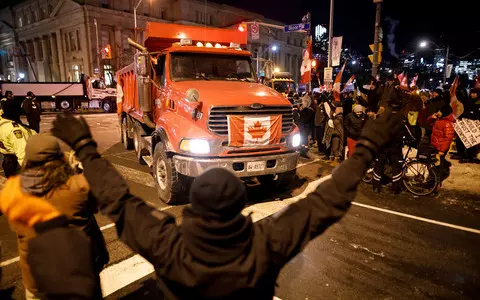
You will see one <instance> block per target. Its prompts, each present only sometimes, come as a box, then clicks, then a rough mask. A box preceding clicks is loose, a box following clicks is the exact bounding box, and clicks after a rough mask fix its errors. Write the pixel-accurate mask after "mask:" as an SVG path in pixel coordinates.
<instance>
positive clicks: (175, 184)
mask: <svg viewBox="0 0 480 300" xmlns="http://www.w3.org/2000/svg"><path fill="white" fill-rule="evenodd" d="M153 177H154V178H155V186H156V187H157V193H158V196H159V197H160V199H162V200H163V202H165V203H167V204H171V205H174V204H181V203H187V202H188V191H189V189H190V183H191V178H189V177H187V176H184V175H182V174H179V173H178V172H177V170H175V164H174V162H173V160H172V159H171V158H169V157H168V156H167V153H166V152H165V147H164V145H163V143H162V142H159V143H158V144H157V145H156V146H155V151H154V154H153Z"/></svg>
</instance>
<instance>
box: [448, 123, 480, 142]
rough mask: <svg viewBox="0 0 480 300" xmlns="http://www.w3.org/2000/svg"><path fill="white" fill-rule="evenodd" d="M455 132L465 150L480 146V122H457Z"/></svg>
mask: <svg viewBox="0 0 480 300" xmlns="http://www.w3.org/2000/svg"><path fill="white" fill-rule="evenodd" d="M454 126H455V127H454V128H455V132H456V133H457V134H458V136H459V137H460V139H461V140H462V142H463V144H464V145H465V148H467V149H468V148H471V147H474V146H476V145H478V144H480V121H479V120H470V119H461V120H457V122H455V125H454Z"/></svg>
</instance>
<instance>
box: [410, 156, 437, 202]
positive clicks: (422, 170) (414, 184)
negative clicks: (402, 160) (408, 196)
mask: <svg viewBox="0 0 480 300" xmlns="http://www.w3.org/2000/svg"><path fill="white" fill-rule="evenodd" d="M402 179H403V185H404V186H405V188H406V189H407V190H408V191H409V192H410V193H412V194H414V195H417V196H426V195H429V194H431V193H432V192H433V191H435V189H436V188H437V186H438V184H439V179H438V175H437V172H436V170H435V166H434V165H433V164H430V163H426V162H423V161H419V160H411V161H409V162H407V163H406V164H405V166H404V168H403V177H402Z"/></svg>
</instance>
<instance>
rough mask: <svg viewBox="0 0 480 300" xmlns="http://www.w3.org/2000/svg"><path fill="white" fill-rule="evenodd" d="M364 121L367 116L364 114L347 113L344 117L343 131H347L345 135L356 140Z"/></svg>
mask: <svg viewBox="0 0 480 300" xmlns="http://www.w3.org/2000/svg"><path fill="white" fill-rule="evenodd" d="M366 121H367V117H366V116H365V114H362V116H360V117H357V115H356V114H355V113H353V112H352V113H349V114H348V115H347V117H346V118H345V131H346V132H347V137H349V138H351V139H354V140H358V138H359V137H360V133H362V129H363V126H364V125H365V122H366Z"/></svg>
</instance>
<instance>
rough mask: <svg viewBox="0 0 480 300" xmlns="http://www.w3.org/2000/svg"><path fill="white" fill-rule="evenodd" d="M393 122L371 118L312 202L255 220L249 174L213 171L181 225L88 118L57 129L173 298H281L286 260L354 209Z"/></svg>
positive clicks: (120, 230)
mask: <svg viewBox="0 0 480 300" xmlns="http://www.w3.org/2000/svg"><path fill="white" fill-rule="evenodd" d="M385 116H388V113H385ZM389 120H390V119H389V118H386V117H383V116H382V117H380V118H378V119H377V120H376V121H372V122H370V123H367V124H366V125H365V128H364V130H363V132H362V135H361V136H360V139H359V142H358V144H357V148H356V151H355V154H354V155H353V156H352V158H350V159H348V160H346V161H345V162H343V163H342V164H341V165H340V166H338V167H337V168H336V169H335V170H334V171H333V174H332V175H331V176H329V177H327V178H326V179H325V180H324V181H323V182H322V183H320V184H319V185H318V187H316V189H315V190H314V191H313V192H311V193H310V194H308V195H307V196H306V197H305V198H304V199H301V200H299V201H297V202H295V203H293V204H290V205H289V206H287V207H286V208H285V209H284V210H282V211H281V212H279V213H277V214H276V215H275V216H274V217H272V218H265V219H263V220H260V221H258V222H255V223H254V222H253V221H252V218H251V217H250V216H249V215H247V216H245V215H243V214H242V213H241V211H242V209H243V208H244V206H245V203H246V201H247V193H246V190H245V185H244V184H243V183H242V181H241V180H240V179H239V178H238V177H237V176H236V175H235V174H233V173H232V172H230V171H228V170H226V169H221V168H213V169H208V170H206V171H205V172H204V173H203V174H202V175H200V176H199V177H196V178H195V179H194V181H193V184H192V187H191V190H190V198H189V200H190V202H191V205H189V206H186V207H185V208H184V210H183V218H182V225H181V226H178V225H177V224H176V223H175V222H176V220H175V218H174V217H173V216H172V215H170V214H168V213H165V212H162V211H159V210H157V209H155V208H154V207H151V206H149V205H148V204H147V203H145V202H144V201H143V200H142V199H140V198H138V197H136V196H134V195H132V194H131V192H130V191H129V188H128V184H127V183H126V182H125V180H124V179H123V178H122V177H121V175H120V174H119V173H118V172H117V171H116V170H115V168H114V167H113V166H112V165H111V164H110V163H108V161H106V160H105V159H103V158H102V157H101V155H100V154H98V152H97V146H96V143H95V141H94V140H93V138H92V136H91V133H90V129H89V128H88V125H87V124H86V122H85V120H84V119H83V118H80V119H76V118H75V117H74V116H72V115H61V116H57V119H56V120H55V121H54V124H53V128H52V132H53V134H54V135H55V136H57V137H58V138H61V139H62V140H63V141H64V142H65V143H66V144H67V145H69V146H70V147H72V149H73V150H74V151H75V153H76V154H77V156H78V158H79V160H80V161H81V163H82V165H83V166H84V168H85V176H86V178H87V180H88V182H89V184H90V187H91V189H92V193H93V194H94V195H96V196H97V198H98V201H99V206H100V209H101V211H102V212H103V213H104V214H106V215H107V216H108V217H109V218H110V219H111V220H113V221H114V222H115V224H116V225H117V226H116V230H117V234H118V236H119V237H120V239H121V240H122V241H123V242H125V243H126V244H127V245H128V246H129V247H130V248H131V249H132V250H133V251H134V252H137V253H140V254H141V255H142V256H143V257H145V258H146V259H147V260H148V261H149V262H150V263H151V264H152V265H153V267H154V269H155V273H156V278H157V280H158V281H159V282H160V284H159V286H160V288H161V289H162V291H163V294H164V295H165V297H166V298H167V299H272V298H273V295H274V293H275V285H276V281H277V277H278V275H279V273H280V271H281V269H282V268H283V267H284V266H285V264H287V263H288V262H289V261H290V260H291V259H292V258H294V257H295V256H296V255H297V254H298V253H300V251H302V250H303V249H304V248H305V247H306V246H307V244H308V243H309V242H310V241H311V240H312V239H314V238H315V237H317V236H319V235H320V234H322V233H323V232H324V231H325V230H326V229H327V228H328V227H330V226H331V225H332V224H334V223H335V222H337V221H338V220H340V219H341V218H342V217H343V216H344V215H345V213H346V212H347V210H348V208H349V207H350V205H351V201H352V200H353V199H354V197H355V190H356V188H357V186H358V184H359V183H360V181H361V178H362V176H363V175H364V173H365V171H366V170H367V168H368V166H369V164H370V162H371V160H372V158H373V157H374V156H375V155H376V154H377V152H378V150H379V149H380V148H381V147H382V146H383V145H384V144H385V143H386V142H387V141H388V139H389V136H390V135H391V134H392V131H393V130H394V127H395V125H396V123H392V122H390V121H389ZM73 250H74V249H73ZM72 256H73V257H75V253H72ZM73 279H76V278H73ZM82 279H85V278H82ZM77 280H78V279H77ZM75 283H76V282H74V281H72V284H75ZM86 283H87V282H86V281H83V282H82V285H78V289H79V290H81V289H82V287H83V286H84V285H85V284H86ZM53 288H55V286H53Z"/></svg>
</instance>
